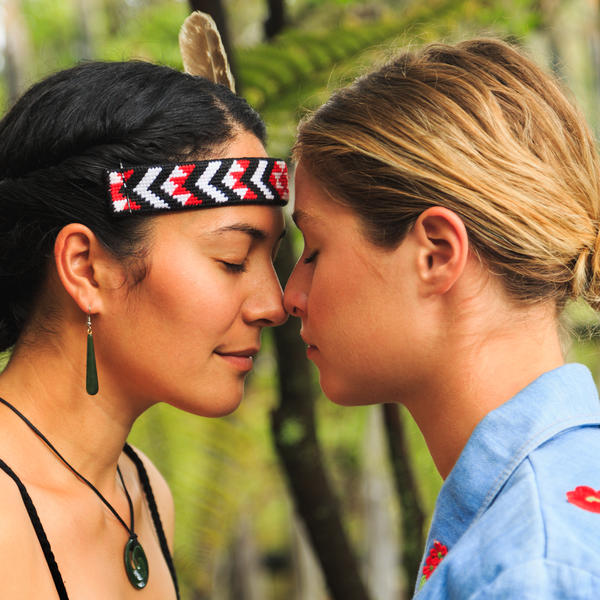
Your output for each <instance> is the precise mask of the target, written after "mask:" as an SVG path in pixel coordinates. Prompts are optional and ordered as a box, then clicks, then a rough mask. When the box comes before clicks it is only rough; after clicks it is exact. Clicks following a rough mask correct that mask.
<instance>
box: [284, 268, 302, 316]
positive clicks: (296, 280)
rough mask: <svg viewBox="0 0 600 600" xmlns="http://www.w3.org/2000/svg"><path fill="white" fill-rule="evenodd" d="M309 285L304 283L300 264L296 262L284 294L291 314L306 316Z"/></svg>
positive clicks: (287, 309) (286, 308)
mask: <svg viewBox="0 0 600 600" xmlns="http://www.w3.org/2000/svg"><path fill="white" fill-rule="evenodd" d="M306 290H307V287H306V285H304V284H303V278H302V273H301V269H300V267H299V264H296V266H295V267H294V270H293V271H292V274H291V275H290V278H289V279H288V282H287V284H286V286H285V292H284V294H283V305H284V307H285V310H286V311H287V313H288V314H289V315H293V316H294V317H304V315H305V314H306V305H307V299H308V293H307V291H306Z"/></svg>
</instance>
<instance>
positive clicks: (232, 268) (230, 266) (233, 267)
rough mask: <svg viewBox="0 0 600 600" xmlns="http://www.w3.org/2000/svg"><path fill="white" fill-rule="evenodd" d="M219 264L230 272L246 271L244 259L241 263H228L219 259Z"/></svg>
mask: <svg viewBox="0 0 600 600" xmlns="http://www.w3.org/2000/svg"><path fill="white" fill-rule="evenodd" d="M220 262H221V264H223V265H224V266H225V268H226V269H227V270H228V271H229V272H231V273H245V272H246V261H244V262H242V263H230V262H225V261H224V260H222V261H220Z"/></svg>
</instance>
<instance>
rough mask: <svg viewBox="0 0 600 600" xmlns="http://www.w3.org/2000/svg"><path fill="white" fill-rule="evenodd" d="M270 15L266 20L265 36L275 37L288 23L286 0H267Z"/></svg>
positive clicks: (268, 37) (269, 38)
mask: <svg viewBox="0 0 600 600" xmlns="http://www.w3.org/2000/svg"><path fill="white" fill-rule="evenodd" d="M267 5H268V7H269V16H268V18H267V20H266V21H265V38H266V39H267V40H271V39H273V38H274V37H275V36H276V35H277V34H278V33H279V32H280V31H281V30H282V29H283V28H284V27H285V25H286V19H285V0H267Z"/></svg>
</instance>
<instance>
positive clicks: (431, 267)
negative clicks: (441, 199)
mask: <svg viewBox="0 0 600 600" xmlns="http://www.w3.org/2000/svg"><path fill="white" fill-rule="evenodd" d="M413 234H414V235H415V237H416V240H417V244H418V258H417V261H418V264H417V270H418V274H419V279H420V281H421V282H422V285H423V290H424V292H425V293H427V294H444V293H446V292H447V291H449V290H450V289H451V288H452V286H453V285H454V284H455V283H456V281H457V280H458V279H459V277H460V276H461V274H462V273H463V271H464V268H465V264H466V262H467V256H468V253H469V238H468V235H467V230H466V228H465V225H464V223H463V221H462V219H461V218H460V217H459V216H458V215H457V214H456V213H455V212H453V211H451V210H449V209H447V208H443V207H441V206H433V207H431V208H428V209H427V210H425V211H424V212H423V213H421V214H420V215H419V218H418V219H417V221H416V223H415V226H414V229H413Z"/></svg>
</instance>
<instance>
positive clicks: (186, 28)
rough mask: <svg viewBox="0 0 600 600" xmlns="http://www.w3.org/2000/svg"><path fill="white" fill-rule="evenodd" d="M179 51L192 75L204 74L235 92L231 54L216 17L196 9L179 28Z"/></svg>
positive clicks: (185, 67)
mask: <svg viewBox="0 0 600 600" xmlns="http://www.w3.org/2000/svg"><path fill="white" fill-rule="evenodd" d="M179 51H180V52H181V58H182V59H183V68H184V70H185V72H186V73H190V75H201V76H202V77H206V79H210V80H211V81H214V82H216V83H220V84H222V85H224V86H226V87H228V88H229V89H230V90H231V91H232V92H235V82H234V81H233V76H232V75H231V70H230V69H229V61H228V60H227V54H226V53H225V48H224V47H223V42H222V41H221V36H220V35H219V30H218V29H217V26H216V25H215V22H214V21H213V19H212V17H211V16H210V15H207V14H206V13H203V12H200V11H195V12H193V13H192V14H190V15H189V16H188V17H187V18H186V20H185V21H184V22H183V25H182V26H181V29H180V31H179Z"/></svg>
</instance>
